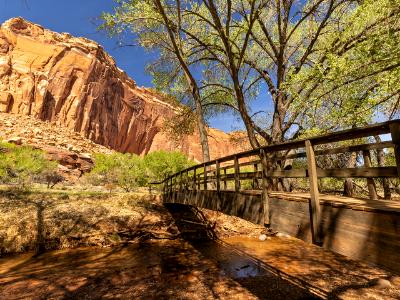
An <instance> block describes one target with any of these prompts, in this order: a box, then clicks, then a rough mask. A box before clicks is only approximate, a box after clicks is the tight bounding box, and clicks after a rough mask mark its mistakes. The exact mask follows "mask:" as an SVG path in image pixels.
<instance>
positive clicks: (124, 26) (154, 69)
mask: <svg viewBox="0 0 400 300" xmlns="http://www.w3.org/2000/svg"><path fill="white" fill-rule="evenodd" d="M117 3H118V6H116V7H115V9H114V12H113V13H103V14H102V16H101V18H102V20H103V21H104V23H103V25H102V26H101V27H100V28H103V29H107V30H108V32H109V33H110V34H112V35H115V34H122V33H123V32H126V31H129V32H132V33H133V34H134V37H135V38H136V40H137V41H138V44H139V45H141V46H142V47H144V48H146V49H148V50H155V51H156V52H158V54H159V59H158V60H157V61H156V62H154V63H153V64H151V65H150V66H149V70H150V73H151V74H152V75H153V76H154V79H155V84H156V86H158V87H167V86H173V87H172V88H171V89H170V90H171V91H174V92H176V93H177V94H179V95H182V92H183V94H185V93H186V94H187V93H189V94H190V95H191V97H192V99H193V103H194V108H195V116H196V121H197V127H198V130H199V136H200V141H201V146H202V151H203V161H208V160H210V154H209V146H208V137H207V130H206V122H205V117H204V112H203V107H202V99H201V95H200V88H199V84H198V82H197V79H196V75H195V74H194V72H193V68H194V67H195V66H194V63H193V61H194V60H196V59H197V58H196V49H195V47H192V45H191V44H190V43H189V42H188V41H187V39H186V36H185V35H184V33H183V30H182V29H183V28H184V27H186V26H188V25H189V24H187V22H188V20H187V19H185V18H183V16H182V9H183V8H182V7H181V6H185V5H187V2H186V1H181V0H177V1H162V0H145V1H143V0H133V1H118V2H117Z"/></svg>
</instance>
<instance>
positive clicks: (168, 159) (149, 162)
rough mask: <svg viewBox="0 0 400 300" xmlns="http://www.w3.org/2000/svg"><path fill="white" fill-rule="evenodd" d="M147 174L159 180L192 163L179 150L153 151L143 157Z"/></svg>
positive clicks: (154, 179) (152, 178)
mask: <svg viewBox="0 0 400 300" xmlns="http://www.w3.org/2000/svg"><path fill="white" fill-rule="evenodd" d="M144 162H145V165H146V169H147V176H149V178H150V179H151V180H153V181H161V180H163V179H165V178H166V177H168V176H171V175H173V174H175V173H177V172H179V171H182V170H184V169H186V168H189V167H190V166H192V165H194V164H195V163H194V162H193V161H190V160H188V158H187V157H186V156H185V155H184V154H182V153H181V152H177V151H176V152H166V151H155V152H151V153H149V154H147V155H146V156H145V157H144Z"/></svg>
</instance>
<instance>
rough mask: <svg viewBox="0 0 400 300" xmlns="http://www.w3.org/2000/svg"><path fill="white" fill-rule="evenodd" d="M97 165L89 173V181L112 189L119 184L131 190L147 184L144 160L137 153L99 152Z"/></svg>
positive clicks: (96, 160)
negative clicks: (107, 153)
mask: <svg viewBox="0 0 400 300" xmlns="http://www.w3.org/2000/svg"><path fill="white" fill-rule="evenodd" d="M94 159H95V166H94V168H93V170H92V171H91V172H90V173H89V174H88V175H87V178H88V179H89V182H91V183H93V184H95V185H104V186H106V187H108V188H109V189H110V190H112V189H113V188H114V187H116V186H118V187H120V188H122V189H124V190H125V191H126V192H130V191H132V190H133V189H135V188H136V187H138V186H144V185H145V184H146V181H147V180H146V176H145V167H144V164H143V160H142V159H141V158H140V157H139V156H137V155H135V154H122V153H114V154H110V155H106V154H97V155H95V157H94Z"/></svg>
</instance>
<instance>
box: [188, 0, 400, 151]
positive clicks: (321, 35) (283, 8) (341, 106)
mask: <svg viewBox="0 0 400 300" xmlns="http://www.w3.org/2000/svg"><path fill="white" fill-rule="evenodd" d="M182 15H184V16H185V17H187V16H190V18H192V21H191V22H189V23H191V24H195V25H194V26H191V27H185V28H182V29H181V30H182V31H184V33H185V35H186V36H187V37H188V42H189V43H190V44H191V45H196V49H197V51H198V53H199V55H200V54H201V56H202V58H201V59H202V61H203V62H207V63H205V66H206V67H207V68H210V69H218V70H219V74H221V75H220V77H219V78H222V79H224V80H218V78H214V81H212V82H209V83H208V85H209V86H213V87H215V86H218V87H219V88H220V90H221V91H225V93H226V94H227V95H231V96H233V97H232V98H233V99H234V101H235V102H234V103H233V104H232V103H226V104H227V105H229V106H230V107H231V108H232V109H235V110H237V111H238V112H239V113H240V115H241V117H242V119H243V122H244V124H245V127H246V131H247V134H248V136H249V141H250V144H251V145H252V146H253V147H258V146H259V144H260V142H259V137H262V138H263V139H264V140H265V141H266V142H267V143H277V142H281V141H283V140H285V139H293V138H296V137H298V136H299V135H300V134H302V132H304V130H307V129H310V128H314V127H318V128H320V129H321V131H327V130H333V129H337V128H339V127H351V126H353V125H354V122H351V121H354V120H356V121H357V122H361V121H363V122H364V121H366V120H367V121H369V120H371V118H372V115H373V112H374V110H375V109H377V107H378V106H379V105H380V106H381V107H382V104H383V103H388V100H389V99H393V97H394V96H396V95H398V88H397V87H398V84H397V80H396V78H398V76H397V77H396V76H395V75H396V74H397V72H398V71H399V63H398V62H399V59H398V52H399V51H398V48H399V46H398V42H397V41H398V32H399V21H398V20H399V2H398V1H391V0H380V1H379V4H378V5H377V4H376V1H371V0H370V1H363V2H361V4H358V3H357V2H355V1H345V0H309V1H300V2H297V1H292V0H276V1H264V0H238V1H232V0H226V1H218V0H204V1H192V3H191V5H187V6H185V9H184V11H183V12H182ZM373 45H375V46H373ZM379 45H385V47H383V48H379ZM389 49H390V50H389ZM224 74H225V75H224ZM389 74H390V75H389ZM339 75H340V76H339ZM226 79H229V80H226ZM377 79H380V80H377ZM390 79H391V80H390ZM389 83H390V84H389ZM388 85H390V88H389V89H388ZM257 87H258V91H262V90H267V91H268V93H265V94H264V95H260V97H263V99H264V103H265V110H264V115H265V118H266V119H267V120H266V122H263V123H264V124H268V126H267V127H263V126H259V125H258V124H257V123H258V122H257V119H256V118H255V117H254V115H255V114H253V116H252V115H250V109H249V101H251V99H252V96H254V94H255V93H256V91H257ZM363 87H364V89H363ZM365 87H367V88H366V89H365ZM378 89H379V90H378ZM371 91H372V92H373V93H371ZM366 95H367V96H369V97H368V98H366ZM371 95H372V96H373V97H374V101H371V100H372V97H371ZM229 99H231V98H230V97H229ZM392 106H393V105H392ZM394 106H396V105H394ZM394 106H393V107H394ZM269 107H272V108H271V109H270V108H269ZM353 111H355V112H353ZM340 112H342V113H340ZM360 112H363V113H362V114H360ZM321 114H322V116H321ZM343 115H345V116H346V117H345V118H342V117H343ZM257 116H258V118H259V115H258V114H257ZM360 116H361V117H360ZM320 120H323V121H324V122H321V121H320Z"/></svg>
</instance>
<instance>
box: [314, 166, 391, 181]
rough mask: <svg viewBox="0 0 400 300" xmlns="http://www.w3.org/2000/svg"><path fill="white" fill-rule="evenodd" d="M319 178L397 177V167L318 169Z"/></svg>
mask: <svg viewBox="0 0 400 300" xmlns="http://www.w3.org/2000/svg"><path fill="white" fill-rule="evenodd" d="M317 172H318V177H336V178H347V177H360V178H374V177H396V176H397V175H396V173H397V169H396V167H373V168H345V169H318V170H317Z"/></svg>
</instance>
